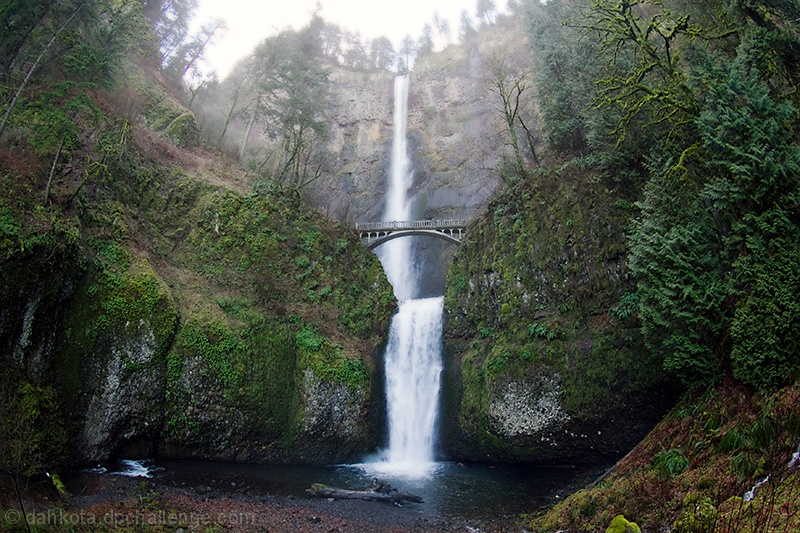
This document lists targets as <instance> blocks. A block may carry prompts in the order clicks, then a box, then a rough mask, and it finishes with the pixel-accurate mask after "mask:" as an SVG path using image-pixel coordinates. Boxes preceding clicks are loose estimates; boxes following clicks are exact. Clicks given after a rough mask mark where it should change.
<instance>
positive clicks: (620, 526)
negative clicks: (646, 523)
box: [606, 514, 642, 533]
mask: <svg viewBox="0 0 800 533" xmlns="http://www.w3.org/2000/svg"><path fill="white" fill-rule="evenodd" d="M606 533H642V530H641V528H639V526H638V525H637V524H636V522H630V521H628V520H627V519H626V518H625V516H623V515H621V514H620V515H617V516H615V517H614V519H613V520H611V523H610V524H609V525H608V528H606Z"/></svg>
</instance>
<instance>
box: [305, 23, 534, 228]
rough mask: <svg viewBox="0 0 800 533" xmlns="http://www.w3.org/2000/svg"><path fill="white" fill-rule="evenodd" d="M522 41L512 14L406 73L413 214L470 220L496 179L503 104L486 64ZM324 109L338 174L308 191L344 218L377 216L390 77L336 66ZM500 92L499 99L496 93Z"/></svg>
mask: <svg viewBox="0 0 800 533" xmlns="http://www.w3.org/2000/svg"><path fill="white" fill-rule="evenodd" d="M524 46H525V39H524V37H523V35H522V33H521V32H520V31H519V29H518V28H517V26H516V24H515V23H514V22H513V21H504V23H503V24H502V25H498V26H495V27H490V28H487V29H485V31H483V32H482V33H481V34H480V35H479V36H478V37H477V38H475V39H472V40H469V41H468V42H465V43H459V44H451V45H450V46H448V47H447V48H446V49H445V50H443V51H441V52H437V53H435V54H430V55H428V56H425V57H423V58H421V59H419V60H418V62H417V64H416V65H415V66H414V68H413V70H412V72H411V73H410V76H411V82H410V88H409V102H408V140H409V145H410V156H411V158H412V167H413V168H412V171H413V174H414V187H413V192H412V196H413V198H412V202H413V210H412V211H413V214H414V216H415V217H416V218H418V219H424V218H448V217H464V218H470V217H472V216H474V215H475V214H477V213H479V212H480V211H482V210H483V209H484V207H485V206H486V203H487V202H488V200H489V198H490V197H491V195H492V193H493V191H494V190H495V188H496V187H497V185H498V183H499V182H500V176H499V172H498V171H499V169H500V167H501V160H502V157H503V149H502V144H503V143H502V141H501V140H500V136H501V134H502V131H503V130H502V110H501V109H502V108H501V107H500V101H499V98H498V97H497V96H496V95H495V94H492V93H491V91H490V90H489V88H488V87H487V81H488V80H489V79H490V78H491V74H490V72H489V65H490V63H492V62H493V61H496V56H497V55H498V54H499V53H500V52H499V51H500V50H503V51H504V52H503V53H505V54H511V55H513V54H514V53H516V52H517V51H519V50H521V49H523V48H524ZM330 80H331V82H332V83H331V90H332V91H333V98H332V99H333V102H334V108H333V109H332V110H331V112H330V114H329V119H330V122H329V130H330V134H331V141H330V142H329V145H328V149H329V150H330V152H331V153H332V155H333V158H334V162H333V163H332V165H331V166H332V168H333V169H335V170H334V175H333V176H332V177H330V178H325V179H322V180H320V182H319V183H317V184H315V186H314V189H313V191H312V193H311V194H312V198H313V199H314V203H316V204H317V205H320V206H322V208H323V209H324V210H325V211H326V212H327V213H328V214H329V215H330V216H332V217H333V218H336V219H337V220H342V221H345V222H347V223H352V222H355V221H372V220H380V218H381V215H382V213H383V204H382V202H383V197H384V194H385V191H386V189H387V185H386V184H387V179H388V169H389V157H390V153H391V142H392V108H393V104H394V102H393V83H394V75H393V74H391V73H387V72H380V73H368V72H353V71H350V70H344V69H341V68H334V69H333V71H332V73H331V76H330ZM495 100H497V101H495Z"/></svg>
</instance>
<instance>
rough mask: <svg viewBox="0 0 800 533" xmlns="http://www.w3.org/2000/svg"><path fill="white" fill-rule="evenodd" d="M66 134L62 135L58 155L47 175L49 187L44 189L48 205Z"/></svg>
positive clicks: (45, 202) (45, 201)
mask: <svg viewBox="0 0 800 533" xmlns="http://www.w3.org/2000/svg"><path fill="white" fill-rule="evenodd" d="M66 136H67V135H66V134H64V135H62V136H61V142H60V143H59V144H58V150H56V156H55V157H54V158H53V166H52V167H50V176H48V177H47V187H45V189H44V205H47V203H48V202H49V201H50V184H51V183H53V174H55V173H56V165H58V158H59V157H61V149H62V148H64V139H65V138H66Z"/></svg>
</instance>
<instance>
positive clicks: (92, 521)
mask: <svg viewBox="0 0 800 533" xmlns="http://www.w3.org/2000/svg"><path fill="white" fill-rule="evenodd" d="M209 481H210V480H209ZM66 485H67V488H68V489H69V491H70V493H71V496H69V497H65V498H60V497H59V495H58V494H57V492H56V491H55V489H54V488H53V487H52V486H51V485H50V484H49V483H46V482H44V481H43V482H42V483H40V484H39V485H37V486H36V487H35V489H34V491H33V492H32V493H29V495H28V497H27V499H26V501H25V506H26V513H25V514H26V515H27V518H28V520H29V522H30V523H31V524H32V525H36V526H37V530H38V531H40V532H51V531H52V532H55V531H63V530H65V529H66V528H67V527H69V528H71V529H70V530H71V531H74V532H89V531H98V530H101V531H112V532H122V531H125V532H130V531H148V532H166V531H169V532H180V531H183V532H184V533H188V532H208V531H214V532H221V531H226V532H248V533H251V532H270V533H282V532H286V533H288V532H292V533H305V532H309V533H311V532H314V533H318V532H326V533H328V532H339V533H350V532H353V533H362V532H364V531H371V532H376V533H410V532H421V531H426V532H432V533H439V532H452V531H463V532H475V531H481V532H486V533H501V532H503V533H505V532H517V531H522V529H521V528H520V527H519V526H517V525H516V524H515V523H514V522H515V520H513V519H510V518H509V519H493V520H488V521H481V520H469V521H468V520H463V519H441V518H429V517H424V516H421V515H420V514H419V513H418V512H416V511H415V510H414V507H413V505H412V504H409V505H407V506H397V505H394V504H389V503H385V502H367V501H351V500H348V501H341V500H336V501H332V500H327V499H318V498H312V497H310V496H306V495H298V496H296V497H277V496H274V495H270V494H264V493H259V492H258V491H255V490H252V489H249V488H247V487H238V486H228V487H223V486H219V484H211V485H197V486H191V485H181V484H175V483H171V482H169V481H165V480H161V479H155V478H141V477H127V476H119V475H108V474H94V473H82V474H81V475H79V476H76V477H74V478H72V479H67V480H66ZM12 500H13V497H12V495H11V494H10V493H8V494H2V493H0V504H2V505H0V508H2V509H3V510H2V514H0V530H2V531H8V532H9V533H12V532H15V531H20V532H22V531H25V530H26V529H25V523H24V520H23V514H22V513H21V512H19V511H18V510H17V509H18V506H16V505H12V503H11V502H12Z"/></svg>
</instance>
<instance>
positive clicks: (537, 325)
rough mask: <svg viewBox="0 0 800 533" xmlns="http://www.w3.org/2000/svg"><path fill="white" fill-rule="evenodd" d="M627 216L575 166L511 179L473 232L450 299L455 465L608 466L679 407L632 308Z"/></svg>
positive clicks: (447, 444) (449, 445)
mask: <svg viewBox="0 0 800 533" xmlns="http://www.w3.org/2000/svg"><path fill="white" fill-rule="evenodd" d="M626 206H630V203H629V202H627V201H625V199H624V198H618V197H616V195H615V194H614V193H613V192H611V191H609V190H608V189H606V188H605V187H604V186H603V184H602V180H600V179H597V178H596V177H592V176H591V173H590V172H588V171H586V170H581V169H579V168H577V167H574V166H571V165H568V166H566V167H564V168H563V169H561V170H559V171H556V170H541V171H538V172H534V173H533V174H532V175H531V176H530V177H528V178H527V179H526V180H524V181H518V182H515V183H513V184H512V185H511V186H509V187H508V188H506V189H504V190H503V191H502V192H501V193H500V194H499V195H498V196H497V197H496V198H495V199H494V200H493V201H492V203H491V204H490V206H489V209H488V212H487V213H486V214H485V215H484V216H482V217H481V218H480V219H479V220H478V221H477V222H476V224H475V225H474V226H473V227H472V228H471V231H470V233H469V235H468V237H467V240H466V242H465V243H464V244H462V245H461V247H460V248H459V250H458V251H457V253H456V256H455V259H454V262H453V265H452V267H451V269H450V272H449V274H448V290H447V295H446V297H445V312H446V327H445V335H446V341H445V342H446V346H447V350H446V353H447V357H446V359H447V360H446V368H447V372H446V379H445V380H444V381H445V391H444V395H443V397H444V398H445V401H444V405H445V411H444V414H443V417H442V419H443V420H444V421H445V422H444V424H443V426H444V431H443V434H444V439H443V440H444V443H443V448H444V449H445V450H446V452H447V453H449V454H450V455H451V456H452V457H453V458H457V459H476V460H481V459H483V460H485V459H489V458H491V459H492V460H510V461H532V462H539V463H576V462H579V463H592V462H598V461H609V460H613V459H614V458H616V457H620V456H622V455H624V454H625V453H626V452H627V451H628V450H630V449H631V447H633V446H634V445H635V444H636V443H637V442H638V440H639V439H641V438H642V437H643V436H644V435H645V434H646V433H647V431H649V430H650V429H651V428H652V427H653V425H654V424H655V423H656V422H657V421H658V420H659V417H660V416H661V415H663V413H664V411H665V409H667V408H668V407H669V406H670V402H671V400H672V399H673V397H672V393H671V388H670V387H669V386H668V385H667V384H666V383H665V382H663V381H662V376H661V373H660V371H659V368H660V367H659V365H657V364H653V363H651V362H650V361H648V358H647V356H646V354H647V353H648V352H647V350H646V349H645V348H644V346H643V343H642V342H641V340H640V337H639V332H638V325H637V324H636V323H634V322H633V320H632V319H631V318H630V315H631V313H630V311H629V309H628V307H626V301H627V299H628V298H630V296H629V294H630V291H631V290H632V289H633V286H632V283H631V281H630V280H629V278H628V274H627V269H626V263H625V257H626V254H625V250H626V245H625V235H624V232H625V226H626V224H627V220H628V216H629V211H628V207H626Z"/></svg>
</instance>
